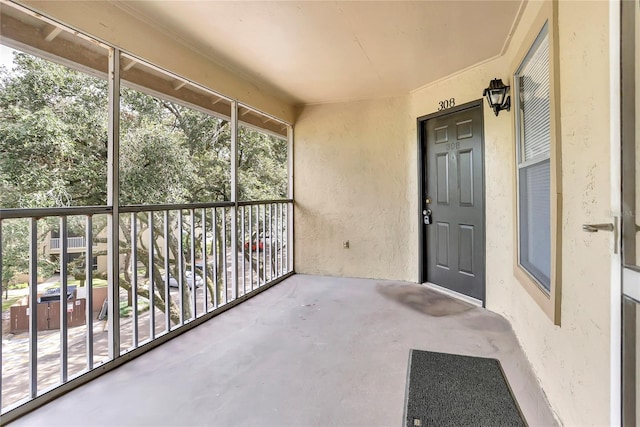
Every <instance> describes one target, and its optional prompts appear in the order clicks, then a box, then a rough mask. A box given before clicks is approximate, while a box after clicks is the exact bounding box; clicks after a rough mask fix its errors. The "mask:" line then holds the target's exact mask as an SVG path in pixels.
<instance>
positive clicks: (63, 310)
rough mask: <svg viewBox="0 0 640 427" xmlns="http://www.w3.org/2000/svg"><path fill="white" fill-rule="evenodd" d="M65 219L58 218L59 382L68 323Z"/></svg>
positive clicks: (62, 376) (64, 376)
mask: <svg viewBox="0 0 640 427" xmlns="http://www.w3.org/2000/svg"><path fill="white" fill-rule="evenodd" d="M68 234H69V233H68V232H67V217H66V216H61V217H60V382H61V383H63V384H64V383H66V382H67V366H68V365H67V363H68V357H67V356H68V354H67V353H68V352H67V350H68V348H67V345H68V336H67V332H68V329H69V328H68V322H67V280H68V278H69V274H68V271H67V244H68V243H69V241H68V239H67V236H68Z"/></svg>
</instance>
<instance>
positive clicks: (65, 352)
mask: <svg viewBox="0 0 640 427" xmlns="http://www.w3.org/2000/svg"><path fill="white" fill-rule="evenodd" d="M292 209H293V202H292V200H289V199H285V200H269V201H260V202H241V203H232V202H221V203H199V204H186V205H145V206H123V207H120V208H119V209H118V211H119V214H118V218H117V221H116V219H115V218H114V221H112V222H113V223H114V224H118V227H119V230H118V233H110V232H107V233H105V232H104V230H105V229H106V227H107V224H108V223H111V221H107V218H108V217H109V216H112V215H113V213H112V212H113V211H112V210H111V209H109V208H106V209H105V208H94V207H87V208H68V210H66V209H64V208H62V209H60V208H56V209H55V211H52V212H50V214H49V215H47V211H46V210H41V209H37V210H33V209H32V210H22V212H21V214H22V215H19V214H18V212H17V211H16V210H8V209H4V210H2V209H0V226H1V227H0V244H1V245H0V275H1V274H2V269H3V268H9V266H8V264H7V263H8V262H9V254H8V253H3V250H2V249H1V248H5V247H7V248H8V247H10V245H8V243H10V242H9V240H8V239H14V237H13V235H9V234H8V233H7V232H5V233H4V234H3V230H5V231H8V230H9V228H10V227H14V228H15V227H18V226H19V227H23V231H25V233H23V234H22V235H23V236H26V238H27V239H28V240H29V241H28V244H26V243H27V242H22V243H23V245H22V246H24V250H25V251H26V252H25V256H26V257H27V258H28V260H29V275H28V286H27V288H26V289H25V290H23V291H22V293H23V294H24V295H23V297H22V301H23V303H22V305H28V306H29V308H27V314H28V324H27V325H25V328H24V331H25V332H20V331H21V330H20V328H19V325H16V331H17V332H14V335H13V336H12V338H11V340H5V339H3V341H2V351H1V352H0V372H1V374H2V381H1V382H0V385H1V388H0V398H1V400H0V405H1V407H2V413H3V414H5V413H6V412H8V411H12V410H14V409H16V408H18V407H21V406H23V407H27V406H29V404H30V403H37V402H36V401H37V400H39V399H50V398H51V397H52V396H55V395H57V394H61V393H63V392H65V391H67V390H68V389H69V388H71V387H75V386H76V385H79V384H81V383H83V382H86V381H88V380H89V379H90V378H91V377H92V375H91V373H95V375H93V376H97V374H98V372H94V371H95V368H97V367H98V366H100V367H102V368H103V369H101V370H100V372H102V371H104V370H105V369H109V368H113V367H116V366H118V365H119V364H120V363H122V362H123V361H124V360H127V359H129V358H130V357H132V356H135V355H137V354H140V353H141V352H144V351H146V350H148V349H150V348H153V347H154V346H156V345H159V344H161V343H162V342H164V341H166V340H167V339H170V338H172V337H173V336H175V335H177V334H179V333H182V332H183V331H184V330H187V329H189V328H191V327H194V326H197V325H198V324H200V323H202V322H203V321H206V320H207V319H209V318H211V317H213V316H215V315H216V314H218V313H220V312H222V311H224V310H226V309H228V308H230V307H232V306H234V305H235V304H237V303H240V302H242V301H244V300H245V299H247V298H249V297H251V296H253V295H255V294H257V293H259V292H261V291H262V290H264V289H266V288H267V287H269V286H271V285H273V284H275V283H277V282H278V281H280V280H282V279H283V278H286V277H288V276H289V275H290V274H292V265H293V258H292V256H293V251H292V247H291V242H292V227H291V220H292ZM70 222H73V223H74V230H77V229H78V227H79V226H78V224H79V223H82V225H83V228H84V233H83V235H82V236H77V237H71V238H70V237H68V230H69V223H70ZM47 227H49V228H53V227H55V228H57V229H59V232H60V238H58V239H57V240H58V242H59V249H60V257H59V258H60V262H59V265H58V266H57V269H58V270H59V271H60V275H59V278H55V279H53V280H52V281H50V282H45V283H44V284H40V283H39V282H38V281H39V276H41V272H42V270H43V269H45V267H43V266H42V263H43V262H47V260H45V259H42V258H43V257H44V255H42V253H39V251H38V247H39V246H38V242H39V239H40V237H39V236H43V235H44V233H48V230H47ZM111 235H119V241H118V242H117V243H118V245H115V246H113V245H109V241H108V239H109V237H108V236H111ZM102 236H106V237H102ZM71 239H74V240H71ZM51 241H53V239H51ZM79 241H82V242H83V243H84V251H83V254H84V256H85V257H86V259H87V260H91V259H92V258H93V257H108V258H109V257H110V258H111V259H113V258H114V257H117V259H118V264H119V274H118V276H117V277H114V275H111V277H109V278H108V280H104V279H103V278H99V276H100V272H98V276H95V277H94V272H93V271H92V263H91V262H85V263H84V270H85V271H84V273H83V274H82V275H77V274H76V275H75V276H69V268H68V264H69V257H68V250H69V249H70V248H71V247H78V246H73V245H77V244H78V242H79ZM11 243H15V242H11ZM109 247H118V248H119V250H118V253H117V254H114V253H109V251H108V249H107V248H109ZM101 248H104V249H101ZM3 257H5V258H3ZM51 288H59V296H58V294H57V293H55V291H54V294H55V295H56V297H55V300H54V301H53V302H52V301H51V298H48V299H47V303H48V304H49V306H51V307H58V308H57V309H56V310H58V309H59V310H58V311H59V313H58V311H56V315H57V316H58V315H59V316H60V319H59V325H60V329H59V330H53V331H51V330H39V328H38V321H39V318H38V316H42V314H38V313H42V312H43V311H42V310H40V311H39V310H35V309H31V307H38V304H40V303H41V301H42V302H44V298H43V295H45V294H47V295H49V294H50V293H51V291H49V292H47V289H51ZM108 288H111V289H112V292H107V291H106V289H108ZM69 291H71V292H70V293H69ZM12 292H17V291H15V290H14V291H12ZM68 294H69V295H71V296H70V297H68ZM109 294H111V295H117V296H118V301H113V302H112V301H108V298H107V295H109ZM82 299H84V300H85V301H84V302H83V303H82V304H80V302H81V300H82ZM16 304H18V305H19V304H21V303H19V302H16ZM76 307H83V308H84V310H85V313H84V318H85V319H86V321H85V323H84V324H83V325H81V326H75V327H69V319H70V317H69V316H70V313H72V312H73V310H74V309H76ZM22 312H23V313H24V308H23V309H22ZM76 314H78V313H76ZM3 315H4V316H5V317H8V318H9V321H10V323H11V322H14V318H12V312H11V309H8V310H7V312H5V313H3ZM111 316H114V318H115V319H117V321H116V322H113V323H112V322H109V323H108V324H109V325H111V324H115V325H117V328H115V330H112V329H110V328H107V329H106V330H105V327H106V326H107V323H106V319H107V318H109V317H111ZM23 317H24V316H23ZM77 318H78V316H75V317H74V324H77ZM40 320H42V319H40ZM14 323H15V322H14ZM56 324H57V323H56ZM11 325H12V327H13V326H14V325H13V323H11ZM3 332H4V334H6V332H7V331H6V330H5V331H3ZM4 334H3V335H4ZM114 346H115V347H114ZM124 356H127V357H124ZM88 374H89V375H88ZM45 395H46V396H45Z"/></svg>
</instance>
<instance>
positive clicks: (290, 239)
mask: <svg viewBox="0 0 640 427" xmlns="http://www.w3.org/2000/svg"><path fill="white" fill-rule="evenodd" d="M293 156H294V150H293V126H291V125H289V126H287V160H288V162H289V165H288V172H289V174H288V179H289V195H288V196H289V197H288V198H289V199H291V200H295V198H294V182H293V177H294V166H293V165H294V163H293ZM294 203H295V202H291V203H287V246H286V248H287V272H289V271H293V268H294V265H293V263H294V258H293V256H294V254H293V250H294V242H293V239H294V237H293V215H294V208H295V206H294Z"/></svg>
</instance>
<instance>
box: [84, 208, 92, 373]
mask: <svg viewBox="0 0 640 427" xmlns="http://www.w3.org/2000/svg"><path fill="white" fill-rule="evenodd" d="M85 236H86V239H85V243H86V248H85V251H86V255H85V263H84V266H85V268H86V270H85V274H86V278H85V281H86V282H87V283H86V284H85V286H86V288H85V289H86V290H87V298H86V303H87V305H86V307H85V311H86V316H87V370H89V371H90V370H92V369H93V217H92V216H91V215H87V221H86V224H85Z"/></svg>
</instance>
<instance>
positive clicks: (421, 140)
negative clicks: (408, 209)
mask: <svg viewBox="0 0 640 427" xmlns="http://www.w3.org/2000/svg"><path fill="white" fill-rule="evenodd" d="M477 107H479V108H480V116H481V118H482V121H481V123H480V129H481V133H480V141H481V142H480V153H481V155H482V227H483V230H484V232H483V235H482V247H483V248H484V249H485V250H483V251H482V263H483V264H484V278H483V286H482V306H483V307H486V304H487V262H486V261H487V257H486V243H487V215H486V211H487V206H486V179H485V178H486V177H485V167H484V164H485V157H484V155H485V150H484V103H483V99H482V98H480V99H476V100H475V101H471V102H467V103H465V104H462V105H457V106H455V107H453V108H449V109H447V110H443V111H437V112H435V113H431V114H427V115H425V116H420V117H418V118H417V119H416V124H417V136H418V168H417V169H418V212H417V213H418V217H417V218H418V229H419V230H420V231H419V233H418V281H419V283H425V282H426V281H427V271H426V268H425V265H426V261H427V256H429V254H428V250H427V244H428V242H427V229H426V227H424V225H423V224H422V211H423V210H424V209H425V198H426V197H427V194H426V191H427V189H426V187H425V176H426V175H425V174H426V172H427V170H426V165H425V162H424V159H425V156H428V155H429V152H428V150H427V147H428V145H427V135H425V133H424V131H423V129H424V126H425V125H426V122H427V121H428V120H431V119H436V118H440V117H444V116H448V115H451V114H456V113H459V112H460V111H464V110H468V109H471V108H477Z"/></svg>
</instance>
